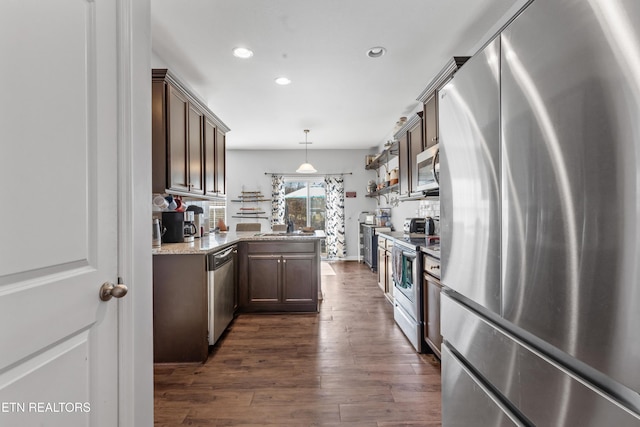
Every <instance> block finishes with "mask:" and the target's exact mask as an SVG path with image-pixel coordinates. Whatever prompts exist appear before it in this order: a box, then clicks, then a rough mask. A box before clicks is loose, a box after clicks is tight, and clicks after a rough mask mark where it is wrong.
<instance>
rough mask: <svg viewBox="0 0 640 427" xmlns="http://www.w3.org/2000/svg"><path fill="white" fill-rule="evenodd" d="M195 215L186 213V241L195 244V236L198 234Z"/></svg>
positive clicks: (189, 212) (190, 212) (191, 212)
mask: <svg viewBox="0 0 640 427" xmlns="http://www.w3.org/2000/svg"><path fill="white" fill-rule="evenodd" d="M194 218H195V214H194V213H193V211H186V212H184V241H185V242H193V239H194V237H195V235H196V234H197V233H198V229H197V228H196V225H195V224H194Z"/></svg>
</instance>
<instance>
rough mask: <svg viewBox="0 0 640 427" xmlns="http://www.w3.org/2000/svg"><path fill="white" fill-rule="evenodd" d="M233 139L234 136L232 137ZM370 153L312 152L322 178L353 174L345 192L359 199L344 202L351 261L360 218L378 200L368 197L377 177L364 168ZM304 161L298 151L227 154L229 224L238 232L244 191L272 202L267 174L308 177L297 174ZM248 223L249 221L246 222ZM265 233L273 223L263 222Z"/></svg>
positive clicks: (346, 180) (268, 209)
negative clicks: (237, 225)
mask: <svg viewBox="0 0 640 427" xmlns="http://www.w3.org/2000/svg"><path fill="white" fill-rule="evenodd" d="M229 136H231V135H229ZM367 154H371V151H370V150H309V154H308V158H309V163H311V164H312V165H313V166H314V167H315V168H316V169H317V170H318V173H319V174H329V173H345V172H352V173H353V174H352V175H344V189H345V192H347V191H355V192H356V197H355V198H346V197H345V200H344V209H345V234H346V245H347V259H354V260H355V259H357V258H358V228H357V222H358V214H359V213H360V212H362V211H374V210H375V208H376V207H377V205H376V200H375V199H371V198H368V197H365V194H367V192H366V187H367V182H368V181H369V180H370V179H374V178H375V173H374V172H372V171H367V170H365V168H364V165H365V156H366V155H367ZM303 161H304V149H298V150H227V223H228V225H229V226H230V229H231V230H233V229H235V224H237V223H238V222H240V220H239V219H236V218H232V216H233V214H234V213H235V212H237V209H238V208H239V207H240V204H239V203H233V202H231V200H232V199H237V197H238V196H239V195H240V192H241V191H242V190H245V191H261V192H262V194H263V195H264V196H265V197H267V198H269V199H270V198H271V175H265V172H284V173H285V174H287V175H289V174H290V175H295V176H300V177H304V176H305V175H303V174H296V173H295V170H296V169H297V168H298V166H300V164H301V163H302V162H303ZM261 207H264V208H265V210H266V212H267V216H269V217H270V216H271V204H270V203H269V202H263V203H262V205H261ZM245 222H246V221H245ZM260 222H261V223H262V229H263V230H264V229H265V228H267V227H270V224H271V222H270V220H260Z"/></svg>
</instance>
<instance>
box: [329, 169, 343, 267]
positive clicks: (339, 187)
mask: <svg viewBox="0 0 640 427" xmlns="http://www.w3.org/2000/svg"><path fill="white" fill-rule="evenodd" d="M324 183H325V188H326V217H325V218H326V220H325V233H326V234H327V258H329V259H334V258H344V257H345V256H346V255H347V248H346V245H345V239H344V179H343V178H342V177H331V176H327V177H325V179H324Z"/></svg>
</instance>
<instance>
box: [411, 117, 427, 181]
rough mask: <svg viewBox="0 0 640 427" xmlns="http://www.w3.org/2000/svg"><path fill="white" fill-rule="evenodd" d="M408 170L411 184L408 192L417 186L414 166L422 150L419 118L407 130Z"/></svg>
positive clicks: (416, 173)
mask: <svg viewBox="0 0 640 427" xmlns="http://www.w3.org/2000/svg"><path fill="white" fill-rule="evenodd" d="M408 134H409V171H410V174H411V185H410V187H409V193H411V192H412V191H416V188H418V168H417V167H416V163H417V157H418V154H419V153H420V152H422V146H423V142H422V120H420V121H419V122H418V123H417V124H416V125H415V126H414V127H412V128H411V129H410V130H409V132H408Z"/></svg>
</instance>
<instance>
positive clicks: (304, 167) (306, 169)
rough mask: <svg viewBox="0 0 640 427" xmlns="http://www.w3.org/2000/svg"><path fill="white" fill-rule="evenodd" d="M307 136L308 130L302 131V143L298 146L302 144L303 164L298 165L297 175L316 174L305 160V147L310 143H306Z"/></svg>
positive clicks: (314, 169)
mask: <svg viewBox="0 0 640 427" xmlns="http://www.w3.org/2000/svg"><path fill="white" fill-rule="evenodd" d="M307 135H309V129H305V130H304V142H301V143H300V144H304V163H303V164H301V165H300V167H299V168H298V169H297V170H296V172H298V173H316V172H318V171H317V170H316V168H314V167H313V166H312V165H311V163H309V161H308V160H307V147H308V145H309V144H312V143H311V142H308V141H307Z"/></svg>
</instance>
